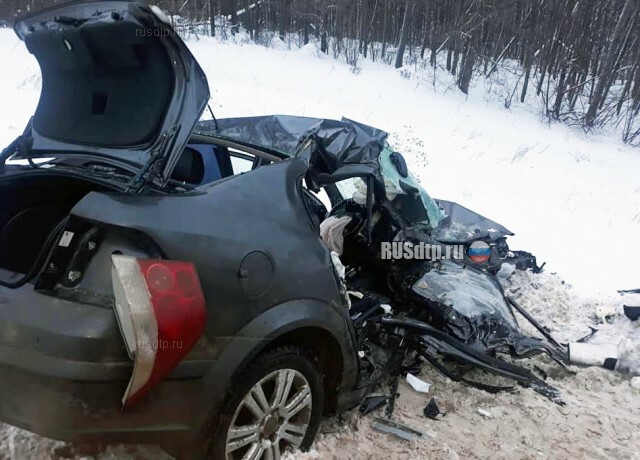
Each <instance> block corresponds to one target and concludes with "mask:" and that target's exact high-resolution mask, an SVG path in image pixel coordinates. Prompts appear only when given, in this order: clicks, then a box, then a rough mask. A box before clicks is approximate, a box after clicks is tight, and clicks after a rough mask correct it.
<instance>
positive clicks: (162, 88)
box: [14, 1, 209, 185]
mask: <svg viewBox="0 0 640 460" xmlns="http://www.w3.org/2000/svg"><path fill="white" fill-rule="evenodd" d="M15 32H16V33H17V35H18V36H19V37H20V38H21V39H22V40H24V42H25V44H26V46H27V48H28V49H29V52H30V53H32V54H33V55H34V56H35V57H36V59H37V60H38V63H39V65H40V69H41V71H42V91H41V94H40V101H39V103H38V106H37V109H36V112H35V114H34V116H33V120H32V126H31V129H30V132H29V133H28V134H29V135H30V137H31V139H30V149H29V153H28V155H29V156H49V157H51V156H55V155H56V154H60V155H62V154H64V155H68V154H73V153H82V154H85V155H86V154H90V155H96V156H101V157H107V158H115V159H117V160H119V161H123V162H126V163H129V164H132V165H135V166H138V165H139V166H140V167H141V168H142V167H147V168H148V169H149V172H150V175H151V176H152V179H153V180H154V183H155V184H156V185H163V184H164V183H166V181H167V180H168V178H169V175H170V172H171V170H172V169H173V167H174V165H175V163H176V161H177V159H178V155H179V153H180V152H181V151H182V149H183V148H184V146H185V144H186V142H187V140H188V138H189V135H190V133H191V130H192V129H193V126H194V125H195V123H196V121H197V120H198V118H199V117H200V115H201V114H202V111H203V110H204V108H205V106H206V104H207V101H208V99H209V87H208V83H207V80H206V77H205V75H204V72H203V71H202V69H201V68H200V66H199V65H198V63H197V62H196V60H195V58H194V57H193V55H192V54H191V53H190V52H189V50H188V49H187V47H186V46H185V44H184V43H183V42H182V40H181V39H180V38H179V37H178V35H177V34H176V33H175V31H174V30H173V28H172V27H171V26H170V25H169V24H168V23H167V22H166V17H165V16H164V14H163V13H162V12H161V11H160V10H159V9H157V8H155V7H149V6H148V5H146V4H144V3H141V2H138V1H81V2H74V3H69V4H66V5H63V6H57V7H53V8H50V9H46V10H42V11H39V12H37V13H34V14H31V15H28V16H24V17H22V18H19V19H18V20H17V22H16V25H15ZM14 158H19V156H14Z"/></svg>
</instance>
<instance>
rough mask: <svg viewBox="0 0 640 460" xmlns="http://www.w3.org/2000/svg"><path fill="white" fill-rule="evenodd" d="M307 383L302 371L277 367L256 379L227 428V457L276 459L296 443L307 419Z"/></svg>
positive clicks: (309, 396) (309, 390)
mask: <svg viewBox="0 0 640 460" xmlns="http://www.w3.org/2000/svg"><path fill="white" fill-rule="evenodd" d="M312 407H313V401H312V397H311V387H310V385H309V382H308V381H307V379H306V378H305V376H304V375H302V373H300V372H298V371H297V370H295V369H280V370H277V371H275V372H272V373H270V374H269V375H267V376H266V377H264V378H263V379H261V380H260V381H259V382H258V383H256V384H255V385H254V386H253V387H252V388H251V389H250V390H249V391H248V392H247V394H246V395H245V396H244V398H242V401H241V402H240V404H239V405H238V407H237V409H236V411H235V413H234V415H233V418H232V420H231V424H230V425H229V430H228V431H227V440H226V445H225V453H226V458H227V460H236V459H243V460H245V459H247V460H249V459H251V460H253V459H256V460H257V459H268V460H278V459H280V457H281V455H282V454H283V453H284V451H285V450H295V449H297V448H298V447H300V444H301V443H302V440H303V439H304V437H305V435H306V433H307V429H308V428H309V423H310V421H311V409H312Z"/></svg>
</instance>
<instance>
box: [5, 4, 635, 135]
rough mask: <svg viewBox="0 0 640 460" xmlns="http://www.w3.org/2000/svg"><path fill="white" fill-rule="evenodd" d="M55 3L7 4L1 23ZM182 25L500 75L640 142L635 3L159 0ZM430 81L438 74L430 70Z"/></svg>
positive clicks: (568, 114)
mask: <svg viewBox="0 0 640 460" xmlns="http://www.w3.org/2000/svg"><path fill="white" fill-rule="evenodd" d="M56 3H61V2H59V1H57V0H2V2H1V3H0V19H4V20H5V21H7V23H10V22H11V21H12V20H13V18H14V17H15V16H16V15H19V14H24V13H27V12H29V11H33V10H36V9H38V8H42V7H45V6H49V5H53V4H56ZM156 3H157V5H158V6H160V7H161V8H162V9H163V10H165V11H166V12H167V13H168V14H169V15H170V17H171V18H173V20H175V21H176V28H177V29H178V31H181V32H185V33H189V32H193V33H200V34H204V33H206V34H209V35H214V36H218V37H221V38H222V39H226V38H228V37H229V36H230V35H234V34H236V33H238V32H239V31H240V30H242V31H243V32H244V33H246V34H248V36H249V37H250V39H251V40H253V41H255V42H256V43H261V44H264V45H267V46H269V45H271V44H273V40H274V39H280V40H285V39H287V37H291V36H294V37H296V40H297V43H299V44H307V43H309V42H310V41H314V42H315V43H317V44H318V47H319V49H320V50H321V52H323V53H327V54H332V55H333V56H335V57H336V58H340V59H345V60H346V62H348V63H349V64H351V65H353V66H354V67H357V65H358V62H359V61H360V60H362V59H370V60H373V61H380V62H384V63H386V64H388V65H392V66H395V67H396V68H402V67H404V66H414V67H416V68H423V69H424V68H427V67H432V68H433V70H434V75H435V70H436V68H437V69H438V70H440V71H444V72H447V73H448V74H450V76H451V78H452V80H451V81H453V82H454V83H455V86H457V88H458V90H459V91H461V92H463V93H465V94H467V93H469V92H470V91H473V90H474V88H473V82H474V81H475V80H476V79H478V78H480V77H482V78H484V79H485V80H486V79H489V80H490V79H491V78H492V77H494V76H495V75H498V74H501V75H507V78H508V79H509V81H510V82H511V85H510V86H509V89H508V92H507V94H506V96H505V97H504V101H503V102H504V104H505V106H506V107H509V106H510V105H511V103H512V102H514V101H520V102H525V101H526V100H536V101H537V102H538V103H539V104H538V105H539V106H540V107H542V110H543V115H544V116H545V117H547V118H548V119H549V120H551V121H555V120H557V121H561V122H564V123H567V124H570V125H574V126H579V127H581V128H583V129H584V130H587V131H590V130H599V129H608V128H614V129H615V130H616V132H619V133H621V135H622V139H623V141H624V142H626V143H629V144H631V145H635V146H638V145H640V1H638V0H159V1H158V2H156ZM434 78H435V77H434Z"/></svg>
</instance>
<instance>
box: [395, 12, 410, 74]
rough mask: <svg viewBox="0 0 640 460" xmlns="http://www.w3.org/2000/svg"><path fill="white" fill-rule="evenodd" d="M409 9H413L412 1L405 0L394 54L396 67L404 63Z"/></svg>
mask: <svg viewBox="0 0 640 460" xmlns="http://www.w3.org/2000/svg"><path fill="white" fill-rule="evenodd" d="M411 9H413V3H412V1H411V0H407V3H406V4H405V6H404V17H403V19H402V29H400V43H399V44H398V53H397V54H396V64H395V67H396V69H399V68H400V67H402V66H403V64H404V51H405V49H406V47H407V33H408V31H409V26H408V24H407V22H408V20H409V10H411Z"/></svg>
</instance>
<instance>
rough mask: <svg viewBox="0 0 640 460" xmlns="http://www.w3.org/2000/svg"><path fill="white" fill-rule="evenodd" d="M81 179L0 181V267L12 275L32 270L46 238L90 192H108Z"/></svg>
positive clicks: (34, 177)
mask: <svg viewBox="0 0 640 460" xmlns="http://www.w3.org/2000/svg"><path fill="white" fill-rule="evenodd" d="M107 190H109V188H108V187H107V186H105V185H98V184H96V183H94V182H90V181H88V180H83V179H80V178H73V177H65V176H57V175H53V174H47V175H32V176H24V175H20V176H17V177H13V178H11V177H9V178H6V179H5V180H4V181H2V182H0V203H2V206H1V207H0V268H1V269H4V270H8V271H10V272H13V273H14V274H22V275H24V274H27V273H29V272H30V271H31V270H32V269H34V264H35V263H36V261H37V259H38V256H39V254H40V253H41V251H43V250H48V248H43V246H44V245H45V242H46V241H47V240H48V238H49V235H51V233H52V232H53V231H54V229H55V228H56V227H57V226H58V225H59V223H61V222H62V221H63V220H64V219H65V218H66V217H67V216H68V214H69V212H70V211H71V209H72V208H73V206H75V204H76V203H77V202H78V201H80V200H81V199H82V198H83V197H84V196H85V195H86V194H88V193H89V192H91V191H107Z"/></svg>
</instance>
